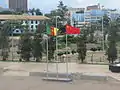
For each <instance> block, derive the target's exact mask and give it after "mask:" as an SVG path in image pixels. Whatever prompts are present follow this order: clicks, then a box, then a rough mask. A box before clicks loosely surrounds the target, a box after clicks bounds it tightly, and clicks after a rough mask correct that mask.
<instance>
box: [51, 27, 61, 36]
mask: <svg viewBox="0 0 120 90" xmlns="http://www.w3.org/2000/svg"><path fill="white" fill-rule="evenodd" d="M58 31H59V29H58V28H55V27H51V35H52V36H57V32H58Z"/></svg>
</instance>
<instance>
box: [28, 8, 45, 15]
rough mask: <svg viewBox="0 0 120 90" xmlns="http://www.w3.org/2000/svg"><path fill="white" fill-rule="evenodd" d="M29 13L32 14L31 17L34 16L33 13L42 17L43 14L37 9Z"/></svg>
mask: <svg viewBox="0 0 120 90" xmlns="http://www.w3.org/2000/svg"><path fill="white" fill-rule="evenodd" d="M29 12H30V13H32V15H34V13H35V14H36V15H43V13H42V12H41V11H40V9H39V8H37V9H35V8H33V9H30V10H29Z"/></svg>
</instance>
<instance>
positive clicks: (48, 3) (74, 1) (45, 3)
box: [0, 0, 120, 12]
mask: <svg viewBox="0 0 120 90" xmlns="http://www.w3.org/2000/svg"><path fill="white" fill-rule="evenodd" d="M58 1H60V0H28V4H29V8H33V7H34V8H40V9H41V10H42V11H43V12H48V11H50V10H52V9H54V8H56V7H57V5H58ZM62 1H63V2H64V4H65V5H67V6H69V7H79V8H80V7H86V6H87V5H94V4H97V3H98V2H99V3H101V4H102V5H104V6H105V7H106V8H117V9H118V8H120V0H62ZM0 6H3V7H8V0H0Z"/></svg>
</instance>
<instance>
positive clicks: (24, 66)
mask: <svg viewBox="0 0 120 90" xmlns="http://www.w3.org/2000/svg"><path fill="white" fill-rule="evenodd" d="M0 68H2V69H3V72H2V74H1V75H3V76H29V72H46V64H45V63H17V62H15V63H13V62H9V63H8V62H0ZM58 69H59V73H66V64H64V63H60V64H59V65H58ZM49 72H50V73H55V72H56V64H55V63H54V64H51V63H50V64H49ZM77 72H78V73H89V74H99V75H106V76H111V77H113V78H115V79H117V80H120V73H112V72H110V71H109V67H108V65H90V64H76V63H69V73H77Z"/></svg>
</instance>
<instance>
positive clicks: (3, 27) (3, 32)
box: [0, 22, 10, 61]
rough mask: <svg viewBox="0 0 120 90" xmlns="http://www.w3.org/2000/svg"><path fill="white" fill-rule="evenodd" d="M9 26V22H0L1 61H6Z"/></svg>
mask: <svg viewBox="0 0 120 90" xmlns="http://www.w3.org/2000/svg"><path fill="white" fill-rule="evenodd" d="M9 29H10V27H9V24H8V23H7V22H6V23H3V24H2V23H1V22H0V49H1V53H2V57H3V61H6V60H7V58H8V56H9V54H8V52H9V49H10V47H9V34H8V31H9Z"/></svg>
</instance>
